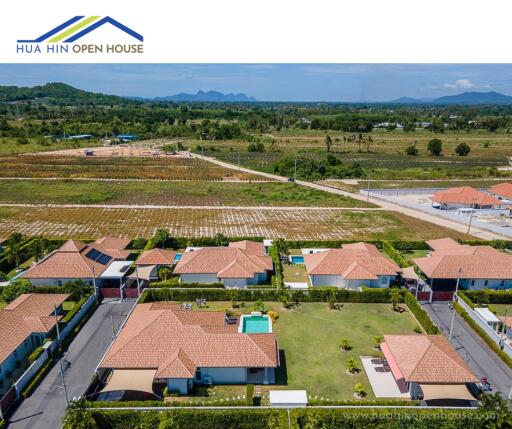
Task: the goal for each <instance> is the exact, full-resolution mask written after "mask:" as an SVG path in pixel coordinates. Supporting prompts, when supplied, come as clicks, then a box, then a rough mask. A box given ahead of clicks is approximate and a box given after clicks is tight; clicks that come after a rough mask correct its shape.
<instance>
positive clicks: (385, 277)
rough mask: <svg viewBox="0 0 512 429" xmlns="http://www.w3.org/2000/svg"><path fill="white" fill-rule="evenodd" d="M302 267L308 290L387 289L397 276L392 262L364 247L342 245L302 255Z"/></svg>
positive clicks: (397, 269)
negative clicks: (308, 285)
mask: <svg viewBox="0 0 512 429" xmlns="http://www.w3.org/2000/svg"><path fill="white" fill-rule="evenodd" d="M304 264H305V265H306V270H307V273H308V276H309V281H310V283H311V285H312V286H335V287H340V288H349V289H357V288H359V287H361V286H368V287H389V284H390V282H391V281H393V280H394V279H395V277H396V276H397V275H398V273H399V272H400V267H399V266H398V265H397V264H396V263H395V262H394V261H392V260H391V259H389V258H387V257H386V256H384V255H383V254H382V253H380V252H379V250H378V249H377V248H376V247H375V246H374V245H373V244H368V243H353V244H345V245H344V246H343V247H342V248H341V249H330V250H325V251H322V252H318V253H312V254H306V255H304Z"/></svg>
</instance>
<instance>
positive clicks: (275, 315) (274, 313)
mask: <svg viewBox="0 0 512 429" xmlns="http://www.w3.org/2000/svg"><path fill="white" fill-rule="evenodd" d="M267 315H268V317H270V320H272V323H275V321H276V320H277V318H278V317H279V316H278V315H277V313H276V312H275V311H272V310H270V311H269V312H268V313H267Z"/></svg>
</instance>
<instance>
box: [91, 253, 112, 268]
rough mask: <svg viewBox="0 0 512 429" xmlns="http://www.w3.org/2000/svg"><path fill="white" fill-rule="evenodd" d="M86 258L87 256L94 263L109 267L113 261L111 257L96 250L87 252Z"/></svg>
mask: <svg viewBox="0 0 512 429" xmlns="http://www.w3.org/2000/svg"><path fill="white" fill-rule="evenodd" d="M85 256H87V257H88V258H89V259H91V260H92V261H94V262H98V263H99V264H101V265H107V264H108V263H109V262H110V261H111V260H112V257H111V256H109V255H105V254H104V253H102V252H100V251H99V250H96V249H91V250H89V252H87V254H86V255H85Z"/></svg>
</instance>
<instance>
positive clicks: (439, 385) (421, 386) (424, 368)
mask: <svg viewBox="0 0 512 429" xmlns="http://www.w3.org/2000/svg"><path fill="white" fill-rule="evenodd" d="M381 349H382V352H383V353H384V357H385V359H386V361H387V362H388V364H389V367H390V369H391V372H392V374H393V377H394V378H395V381H396V382H397V384H398V386H399V387H401V390H402V391H404V392H407V391H408V392H409V393H410V394H411V397H412V398H413V399H424V400H425V401H427V404H429V405H435V401H439V400H445V401H446V400H470V401H472V400H475V398H474V397H473V396H472V395H471V394H470V393H469V391H468V389H467V387H466V384H467V383H476V382H478V379H477V378H476V377H475V375H474V374H473V373H472V372H471V370H470V369H469V368H468V366H467V365H466V363H465V362H464V360H463V359H462V358H461V357H460V356H459V355H458V353H457V352H456V351H455V350H454V349H453V347H452V345H451V344H450V343H449V341H448V340H447V339H446V338H445V337H444V336H442V335H384V342H383V343H382V344H381ZM429 401H433V402H429Z"/></svg>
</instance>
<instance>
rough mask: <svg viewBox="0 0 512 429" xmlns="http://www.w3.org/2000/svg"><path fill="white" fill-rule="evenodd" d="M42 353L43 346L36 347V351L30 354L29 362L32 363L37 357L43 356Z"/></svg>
mask: <svg viewBox="0 0 512 429" xmlns="http://www.w3.org/2000/svg"><path fill="white" fill-rule="evenodd" d="M41 353H43V347H42V346H39V347H36V348H35V349H34V351H33V352H32V353H30V354H29V355H28V358H27V360H28V364H29V365H32V364H33V363H34V362H35V361H36V360H37V358H38V357H39V356H41Z"/></svg>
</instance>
